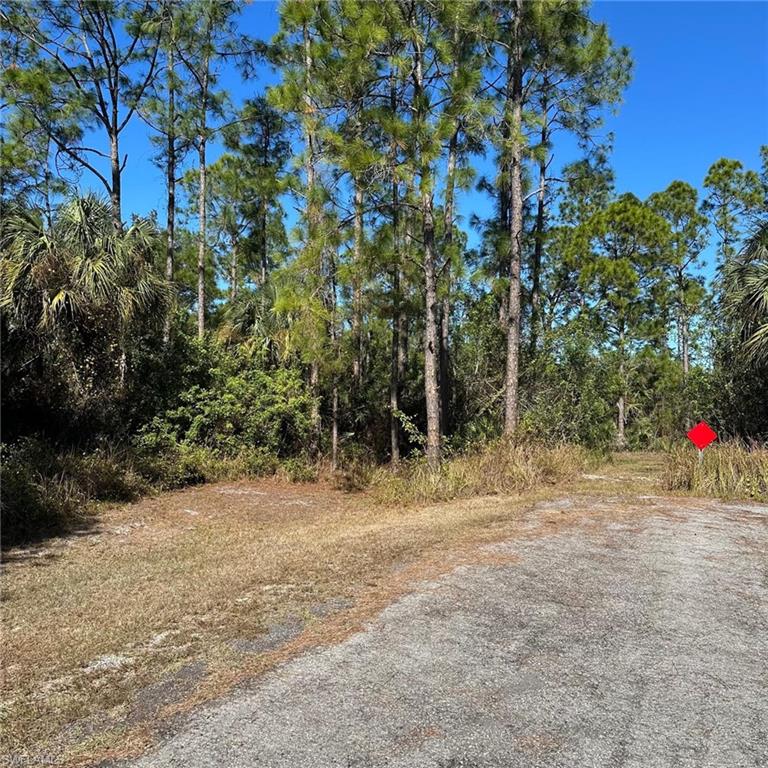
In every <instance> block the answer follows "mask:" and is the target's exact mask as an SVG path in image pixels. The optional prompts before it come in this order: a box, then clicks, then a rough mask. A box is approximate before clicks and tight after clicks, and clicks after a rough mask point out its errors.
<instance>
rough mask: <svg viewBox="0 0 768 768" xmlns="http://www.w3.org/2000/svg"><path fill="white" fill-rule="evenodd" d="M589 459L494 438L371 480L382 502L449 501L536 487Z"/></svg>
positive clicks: (568, 475) (573, 472)
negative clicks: (435, 465) (437, 462)
mask: <svg viewBox="0 0 768 768" xmlns="http://www.w3.org/2000/svg"><path fill="white" fill-rule="evenodd" d="M588 463H589V455H588V453H587V451H585V450H584V449H583V448H580V447H579V446H573V445H557V446H544V445H536V444H526V443H523V444H521V445H511V444H509V443H508V442H505V441H503V440H502V441H498V442H496V443H492V444H490V445H486V446H483V447H482V448H480V449H477V450H474V451H471V452H468V453H466V454H461V455H459V456H455V457H453V458H451V459H449V460H447V461H444V462H443V463H442V465H441V466H440V469H439V470H438V471H436V472H435V471H433V470H431V469H430V467H429V466H428V465H427V464H426V463H425V462H424V461H423V460H419V461H417V462H413V463H405V464H403V465H402V466H401V468H400V469H399V470H398V471H396V472H393V471H392V470H390V469H388V468H386V469H384V468H382V469H379V470H377V471H376V473H375V474H374V477H373V479H372V486H373V492H374V496H375V497H376V498H377V499H379V500H381V501H383V502H385V503H393V502H396V503H419V502H428V501H449V500H451V499H465V498H471V497H473V496H486V495H487V496H491V495H498V494H506V493H514V492H517V491H523V490H528V489H530V488H540V487H542V486H546V485H552V484H554V483H558V482H563V481H569V480H573V479H574V478H576V477H577V476H578V475H579V473H580V472H582V471H583V470H584V469H585V468H586V467H587V465H588Z"/></svg>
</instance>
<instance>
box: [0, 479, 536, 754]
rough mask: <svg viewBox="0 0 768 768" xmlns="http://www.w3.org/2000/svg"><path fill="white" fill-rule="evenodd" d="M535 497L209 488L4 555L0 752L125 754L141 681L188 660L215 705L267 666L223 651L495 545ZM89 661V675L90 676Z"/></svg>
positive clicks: (133, 735)
mask: <svg viewBox="0 0 768 768" xmlns="http://www.w3.org/2000/svg"><path fill="white" fill-rule="evenodd" d="M535 498H537V495H536V494H532V495H531V496H529V497H528V498H527V499H523V498H519V499H517V500H502V499H478V500H473V501H471V502H463V503H461V504H452V505H442V506H435V505H433V506H426V507H421V508H410V509H407V508H404V507H402V506H382V505H381V504H372V503H370V499H369V498H368V497H367V496H366V495H361V494H358V495H349V494H343V493H340V492H338V491H334V490H333V489H331V488H329V487H326V486H322V485H313V486H303V487H302V486H295V485H290V484H287V483H280V482H279V481H275V480H273V481H260V482H240V483H233V484H217V485H209V486H204V487H198V488H193V489H189V490H186V491H179V492H175V493H168V494H165V495H163V496H159V497H155V498H149V499H145V500H143V501H141V502H138V503H136V504H133V505H128V506H124V507H121V508H118V509H113V510H110V511H106V512H104V513H102V515H101V517H100V521H99V525H98V527H97V528H96V529H95V530H92V531H90V532H87V533H84V534H82V535H80V536H77V537H70V538H69V539H58V540H54V541H51V542H49V543H48V544H47V545H46V546H44V547H39V548H35V549H29V550H21V549H17V550H11V551H9V552H8V553H7V554H6V558H5V564H4V578H3V590H4V592H3V623H4V630H5V631H4V664H5V678H4V681H3V693H4V700H5V702H4V708H3V716H4V723H3V727H2V731H3V734H2V735H3V741H4V744H3V747H4V750H5V751H6V754H7V753H16V754H18V755H27V756H32V755H33V753H34V754H38V755H39V754H44V755H48V756H50V755H60V758H61V760H62V761H63V762H68V763H72V764H74V763H77V762H78V761H80V760H83V761H85V762H87V759H90V758H91V757H94V756H98V755H101V754H105V753H106V754H110V753H112V752H113V750H115V749H119V750H120V749H138V748H139V747H141V746H142V745H144V744H145V742H146V741H147V739H149V738H150V729H149V728H148V725H147V723H142V722H133V723H132V722H130V721H131V712H132V711H133V704H132V702H133V701H134V699H135V697H136V695H137V693H139V692H140V691H142V690H143V689H145V688H146V686H147V685H149V684H150V683H152V682H154V681H157V680H160V679H163V677H164V676H165V675H167V673H168V672H169V671H172V670H174V669H178V668H180V667H182V666H183V665H184V664H186V663H188V662H189V661H190V660H192V659H195V660H204V662H205V664H206V665H207V668H206V675H205V679H204V680H203V681H202V682H201V684H200V685H199V686H197V687H196V690H197V693H196V694H195V696H199V695H202V696H203V698H205V697H207V696H211V695H215V694H216V692H217V691H218V692H221V690H223V689H225V688H226V685H228V684H231V682H232V679H233V670H235V669H239V670H240V671H241V672H242V671H243V670H248V671H249V672H257V671H259V670H260V669H261V668H263V667H264V665H265V664H268V663H271V662H270V659H269V654H267V655H266V656H265V655H264V654H261V655H257V656H253V657H251V656H248V655H247V654H246V655H245V656H244V655H243V654H242V653H241V652H239V651H237V650H236V649H235V648H234V647H233V645H232V641H233V640H243V639H245V640H249V639H253V638H257V637H260V636H262V635H263V634H264V632H265V631H266V630H267V629H268V628H269V627H270V626H273V625H275V624H278V625H279V624H280V623H281V622H283V621H284V620H285V619H286V617H287V616H293V617H299V618H300V619H302V620H306V621H308V622H309V623H310V624H311V623H312V621H314V617H313V615H312V613H311V609H312V608H313V607H315V606H318V605H322V604H323V603H324V602H325V601H328V600H329V599H331V598H348V599H352V600H355V601H357V600H358V599H359V598H360V596H361V594H363V593H364V592H365V591H366V590H371V589H374V590H375V588H376V587H378V586H380V585H381V584H382V583H383V582H384V581H389V580H391V577H392V572H393V571H392V569H393V567H394V566H397V565H399V564H407V563H413V562H416V561H418V560H420V559H424V558H429V556H430V555H433V556H435V555H436V553H437V557H438V560H440V561H444V562H448V560H447V559H446V558H445V557H444V555H443V554H442V553H444V552H445V551H446V550H448V549H450V548H452V547H456V546H459V545H461V544H462V543H466V542H468V541H470V540H473V541H477V540H483V539H489V538H493V537H494V536H499V535H500V531H501V530H502V529H503V528H504V527H505V526H508V525H509V524H510V522H511V521H513V520H514V519H515V517H516V515H517V512H518V511H519V510H520V509H521V508H522V507H523V506H524V505H525V503H526V502H530V501H531V500H533V499H535ZM110 657H116V658H112V659H110ZM98 660H102V664H104V666H105V668H103V669H99V670H94V669H93V668H92V665H93V664H94V662H96V661H98ZM110 661H111V662H113V663H114V664H115V666H114V668H109V662H110ZM89 665H91V669H90V670H89ZM222 686H224V688H222ZM200 691H203V693H202V694H201V693H200ZM190 700H194V696H193V697H192V699H190ZM175 706H176V707H178V706H181V705H179V704H176V705H175ZM171 709H173V708H171ZM169 711H170V710H169ZM166 714H167V713H166ZM89 731H92V733H91V734H90V735H88V734H89ZM57 759H58V758H57Z"/></svg>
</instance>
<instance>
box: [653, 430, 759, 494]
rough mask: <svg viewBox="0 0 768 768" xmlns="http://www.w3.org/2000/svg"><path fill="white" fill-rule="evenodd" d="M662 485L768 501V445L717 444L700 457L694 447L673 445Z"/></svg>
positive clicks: (675, 488) (676, 489)
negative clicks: (767, 446)
mask: <svg viewBox="0 0 768 768" xmlns="http://www.w3.org/2000/svg"><path fill="white" fill-rule="evenodd" d="M662 485H663V487H664V488H666V489H668V490H672V491H689V492H691V493H693V494H697V495H701V496H715V497H719V498H724V499H755V500H757V501H767V502H768V448H766V447H765V446H761V445H757V444H752V445H748V444H744V443H739V442H737V441H729V442H726V443H717V444H714V445H711V446H709V447H708V448H707V449H706V450H705V451H704V455H703V456H702V457H701V460H700V459H699V455H698V452H697V451H696V450H695V449H694V448H692V447H691V446H679V447H676V448H673V449H672V450H671V451H670V453H669V456H668V460H667V462H666V463H665V465H664V474H663V477H662Z"/></svg>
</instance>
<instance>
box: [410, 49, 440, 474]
mask: <svg viewBox="0 0 768 768" xmlns="http://www.w3.org/2000/svg"><path fill="white" fill-rule="evenodd" d="M413 78H414V102H415V103H416V104H418V105H419V114H418V115H417V120H418V121H419V122H420V123H421V124H422V127H423V126H424V123H425V122H426V121H425V118H424V107H423V98H424V82H423V74H422V51H421V47H420V43H419V42H415V43H414V75H413ZM419 163H420V174H419V193H420V198H421V218H422V221H421V224H422V239H423V246H424V296H425V307H424V395H425V399H426V406H427V444H426V455H427V462H428V463H429V466H430V467H431V468H432V469H433V470H436V469H437V468H438V467H439V465H440V389H439V385H438V370H439V361H438V356H439V353H440V349H439V344H440V342H439V339H438V332H437V273H436V265H435V220H434V210H433V200H432V169H431V168H430V165H429V160H428V159H426V158H424V157H423V155H422V156H421V157H419Z"/></svg>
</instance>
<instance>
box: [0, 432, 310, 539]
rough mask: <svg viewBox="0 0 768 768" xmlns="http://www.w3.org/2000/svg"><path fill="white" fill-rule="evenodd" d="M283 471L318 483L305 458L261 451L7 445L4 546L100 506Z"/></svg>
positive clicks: (69, 526)
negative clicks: (86, 449)
mask: <svg viewBox="0 0 768 768" xmlns="http://www.w3.org/2000/svg"><path fill="white" fill-rule="evenodd" d="M274 473H279V474H280V475H281V476H282V477H286V478H288V479H290V480H307V479H314V477H315V476H316V470H315V469H314V468H313V467H312V466H310V465H309V464H308V463H307V462H306V461H303V460H302V459H300V458H291V459H284V460H282V461H280V460H278V459H277V458H275V457H274V456H273V455H269V454H267V453H266V452H265V451H263V450H259V449H240V450H239V451H237V452H236V453H234V454H231V455H223V454H221V453H219V452H216V451H214V450H212V449H209V448H206V447H202V446H185V445H180V444H173V445H171V446H168V447H165V448H164V449H162V450H157V451H141V450H137V449H135V448H132V447H119V448H116V447H113V446H106V447H104V448H100V449H97V450H93V451H89V452H80V451H76V450H71V449H70V450H66V451H56V450H54V449H53V448H52V447H51V446H49V445H48V444H47V443H45V442H44V441H43V440H36V439H29V438H28V439H25V440H22V441H20V442H19V443H16V444H14V445H10V446H9V445H4V446H3V447H2V487H3V493H2V499H1V500H0V512H1V515H2V532H3V546H6V547H7V546H10V545H15V544H19V543H22V542H29V541H34V540H40V539H43V538H45V537H48V536H52V535H57V534H61V533H65V532H67V531H72V530H77V529H78V528H82V527H84V526H85V525H86V524H88V523H89V522H90V521H91V518H92V514H93V512H94V509H95V502H120V501H136V500H138V499H140V498H141V497H142V496H146V495H147V494H151V493H153V492H156V491H167V490H174V489H178V488H183V487H186V486H189V485H197V484H200V483H207V482H208V483H209V482H219V481H222V480H233V479H237V478H244V477H262V476H265V475H271V474H274Z"/></svg>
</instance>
